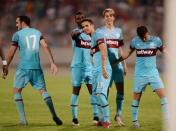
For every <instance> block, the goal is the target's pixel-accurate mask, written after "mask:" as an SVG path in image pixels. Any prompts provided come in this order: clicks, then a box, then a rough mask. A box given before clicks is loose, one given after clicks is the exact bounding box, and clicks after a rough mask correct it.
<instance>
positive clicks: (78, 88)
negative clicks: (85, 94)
mask: <svg viewBox="0 0 176 131" xmlns="http://www.w3.org/2000/svg"><path fill="white" fill-rule="evenodd" d="M80 88H81V87H74V88H73V94H75V95H79V92H80Z"/></svg>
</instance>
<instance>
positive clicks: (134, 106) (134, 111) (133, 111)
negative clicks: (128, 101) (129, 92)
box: [131, 99, 139, 122]
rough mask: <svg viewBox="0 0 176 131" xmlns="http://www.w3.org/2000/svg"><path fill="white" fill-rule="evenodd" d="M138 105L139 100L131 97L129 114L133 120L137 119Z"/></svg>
mask: <svg viewBox="0 0 176 131" xmlns="http://www.w3.org/2000/svg"><path fill="white" fill-rule="evenodd" d="M138 107H139V101H138V100H135V99H133V101H132V105H131V115H132V121H133V122H136V121H138Z"/></svg>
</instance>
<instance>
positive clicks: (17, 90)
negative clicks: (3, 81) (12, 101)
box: [13, 88, 22, 94]
mask: <svg viewBox="0 0 176 131" xmlns="http://www.w3.org/2000/svg"><path fill="white" fill-rule="evenodd" d="M13 92H14V94H15V93H21V92H22V88H13Z"/></svg>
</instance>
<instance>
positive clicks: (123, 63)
mask: <svg viewBox="0 0 176 131" xmlns="http://www.w3.org/2000/svg"><path fill="white" fill-rule="evenodd" d="M118 49H119V54H120V56H123V50H122V47H119V48H118ZM122 65H123V69H124V75H126V74H127V71H128V69H127V65H126V61H125V60H123V61H122Z"/></svg>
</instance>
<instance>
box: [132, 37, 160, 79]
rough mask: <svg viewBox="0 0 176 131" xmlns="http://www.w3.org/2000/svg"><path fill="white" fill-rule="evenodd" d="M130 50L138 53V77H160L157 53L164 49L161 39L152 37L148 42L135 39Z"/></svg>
mask: <svg viewBox="0 0 176 131" xmlns="http://www.w3.org/2000/svg"><path fill="white" fill-rule="evenodd" d="M130 48H131V49H133V50H135V51H136V64H135V75H136V76H153V75H158V74H159V73H158V70H157V67H156V52H157V50H162V49H163V44H162V42H161V40H160V38H159V37H156V36H150V39H149V40H147V41H146V42H144V41H142V40H141V39H140V38H139V37H138V36H137V37H135V38H133V40H132V42H131V45H130Z"/></svg>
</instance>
